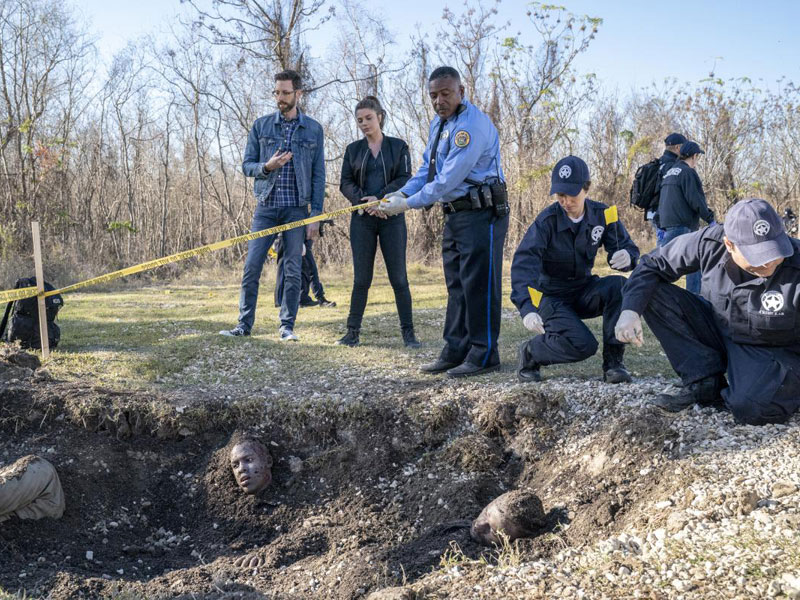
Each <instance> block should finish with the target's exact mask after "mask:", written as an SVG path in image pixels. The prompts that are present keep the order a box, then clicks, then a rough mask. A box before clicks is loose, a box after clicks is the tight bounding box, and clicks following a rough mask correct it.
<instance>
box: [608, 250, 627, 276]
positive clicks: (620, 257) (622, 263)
mask: <svg viewBox="0 0 800 600" xmlns="http://www.w3.org/2000/svg"><path fill="white" fill-rule="evenodd" d="M608 264H609V265H611V268H612V269H616V270H617V271H621V270H622V269H627V268H628V267H630V266H631V255H630V254H628V251H627V250H617V251H616V252H614V254H612V255H611V260H610V261H609V263H608Z"/></svg>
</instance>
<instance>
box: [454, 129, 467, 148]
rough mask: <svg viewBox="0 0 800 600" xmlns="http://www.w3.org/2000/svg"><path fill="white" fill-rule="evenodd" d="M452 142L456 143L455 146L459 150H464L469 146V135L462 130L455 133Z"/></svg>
mask: <svg viewBox="0 0 800 600" xmlns="http://www.w3.org/2000/svg"><path fill="white" fill-rule="evenodd" d="M453 141H454V142H455V143H456V146H458V147H459V148H466V147H467V145H468V144H469V133H467V132H466V131H464V130H463V129H462V130H461V131H459V132H458V133H456V135H455V137H454V138H453Z"/></svg>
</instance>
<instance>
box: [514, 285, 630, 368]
mask: <svg viewBox="0 0 800 600" xmlns="http://www.w3.org/2000/svg"><path fill="white" fill-rule="evenodd" d="M624 283H625V278H624V277H621V276H620V275H609V276H608V277H597V276H596V275H595V276H593V277H592V278H591V279H589V282H588V283H587V284H586V285H583V286H581V287H578V288H576V289H575V290H574V291H573V292H572V293H571V294H569V295H567V294H564V295H558V296H553V295H547V296H543V297H542V300H541V304H540V305H539V316H541V317H542V322H543V323H544V329H545V333H544V334H542V335H537V336H536V337H534V338H532V339H531V340H530V341H529V342H528V355H529V356H530V361H529V363H537V364H539V365H543V366H544V365H555V364H559V363H573V362H578V361H580V360H585V359H587V358H589V357H590V356H594V353H595V352H597V339H595V337H594V335H592V332H591V331H589V328H588V327H587V326H586V324H585V323H584V322H583V319H591V318H593V317H599V316H600V315H603V371H606V370H608V369H610V368H612V367H618V366H619V365H620V364H621V363H622V355H623V353H624V345H623V344H621V343H620V342H619V341H617V338H616V337H614V326H615V325H616V324H617V319H618V318H619V313H620V310H621V307H622V285H623V284H624Z"/></svg>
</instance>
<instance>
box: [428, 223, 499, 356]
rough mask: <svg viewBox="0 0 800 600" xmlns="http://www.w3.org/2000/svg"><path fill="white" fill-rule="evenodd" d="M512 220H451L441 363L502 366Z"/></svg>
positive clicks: (445, 258)
mask: <svg viewBox="0 0 800 600" xmlns="http://www.w3.org/2000/svg"><path fill="white" fill-rule="evenodd" d="M507 231H508V216H507V215H506V216H505V217H502V218H497V217H496V216H495V215H494V210H493V209H491V208H484V209H480V210H462V211H460V212H456V213H451V214H449V215H446V216H445V224H444V233H443V238H442V263H443V266H444V279H445V283H446V284H447V313H446V315H445V320H444V341H445V347H444V349H443V350H442V353H441V359H442V360H445V361H447V362H452V363H455V364H461V363H462V362H469V363H470V364H473V365H477V366H480V367H489V366H493V365H497V364H500V354H499V352H498V351H497V335H498V333H499V332H500V308H501V301H502V290H501V286H502V281H503V245H504V243H505V240H506V232H507Z"/></svg>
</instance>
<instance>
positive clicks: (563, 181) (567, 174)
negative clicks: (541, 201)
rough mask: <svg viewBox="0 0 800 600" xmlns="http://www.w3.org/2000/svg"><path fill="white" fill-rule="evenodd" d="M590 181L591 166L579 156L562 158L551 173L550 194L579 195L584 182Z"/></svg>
mask: <svg viewBox="0 0 800 600" xmlns="http://www.w3.org/2000/svg"><path fill="white" fill-rule="evenodd" d="M587 181H589V167H588V166H587V165H586V163H585V162H583V160H581V159H580V158H578V157H577V156H567V157H566V158H562V159H561V160H560V161H558V162H557V163H556V166H555V167H553V173H552V174H551V175H550V195H551V196H552V195H553V194H566V195H567V196H577V195H578V194H580V193H581V190H582V189H583V184H584V183H586V182H587Z"/></svg>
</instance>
